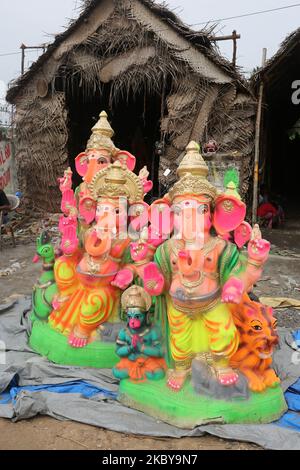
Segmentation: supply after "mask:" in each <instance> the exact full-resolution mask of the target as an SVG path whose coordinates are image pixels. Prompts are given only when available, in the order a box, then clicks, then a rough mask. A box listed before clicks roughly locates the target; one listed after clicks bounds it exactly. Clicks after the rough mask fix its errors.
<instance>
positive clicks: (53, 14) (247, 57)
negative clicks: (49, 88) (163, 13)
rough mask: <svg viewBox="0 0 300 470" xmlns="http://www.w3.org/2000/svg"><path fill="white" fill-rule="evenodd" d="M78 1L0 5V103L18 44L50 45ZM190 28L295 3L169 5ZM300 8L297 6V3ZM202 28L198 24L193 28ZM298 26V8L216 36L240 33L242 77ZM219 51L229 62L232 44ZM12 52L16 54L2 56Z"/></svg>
mask: <svg viewBox="0 0 300 470" xmlns="http://www.w3.org/2000/svg"><path fill="white" fill-rule="evenodd" d="M80 3H81V1H80V0H50V1H49V0H0V99H1V98H3V96H4V95H5V87H6V84H7V83H8V82H10V81H11V80H12V79H14V78H16V77H18V76H19V75H20V69H21V54H20V45H21V44H22V43H24V44H25V45H27V46H37V45H41V44H43V43H49V42H52V40H53V38H54V35H55V34H58V33H60V32H62V31H63V30H64V27H65V26H66V25H67V24H68V21H69V19H70V18H76V17H77V16H78V13H79V12H78V6H80ZM167 3H168V6H169V8H170V9H173V10H175V13H177V14H178V15H179V16H180V17H181V18H182V20H183V21H184V22H186V23H187V24H189V25H193V24H195V23H202V22H206V21H209V20H216V19H222V18H228V17H231V16H236V15H243V14H246V13H252V12H255V11H259V10H268V9H273V8H277V7H283V6H288V5H293V4H297V0H251V2H250V1H247V0H246V1H245V0H244V1H243V2H242V1H241V0H168V2H167ZM299 3H300V2H299ZM202 27H203V26H201V25H196V26H194V27H193V28H194V29H201V28H202ZM298 27H300V5H299V6H298V7H295V8H291V9H286V10H281V11H277V12H272V13H266V14H261V15H258V16H250V17H247V18H239V19H233V20H224V21H220V23H219V25H218V27H217V30H216V31H217V32H218V35H228V34H231V33H232V31H233V30H234V29H236V30H237V32H238V33H239V34H241V39H240V40H239V41H238V60H237V62H238V65H240V66H242V67H243V70H244V72H245V73H250V72H251V70H253V68H254V67H256V66H258V65H260V64H261V57H262V49H263V48H264V47H266V48H267V49H268V58H270V57H271V56H272V55H273V54H274V53H275V52H276V51H277V49H278V47H279V44H280V43H281V42H282V41H283V39H285V37H286V36H287V35H288V34H289V33H290V32H292V31H293V30H295V29H296V28H298ZM219 46H220V49H221V52H222V54H223V55H225V56H226V57H227V58H229V59H231V58H232V42H231V41H225V42H221V43H219ZM10 53H14V54H15V55H9V56H3V54H10ZM38 54H39V53H38V52H37V51H33V52H32V51H27V53H26V62H25V66H26V67H28V66H30V64H31V63H32V62H33V61H35V60H36V59H37V57H38Z"/></svg>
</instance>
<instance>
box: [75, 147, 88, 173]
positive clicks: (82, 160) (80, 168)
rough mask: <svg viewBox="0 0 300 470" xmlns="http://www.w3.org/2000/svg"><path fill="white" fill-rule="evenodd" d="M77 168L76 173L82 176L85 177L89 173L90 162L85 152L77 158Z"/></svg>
mask: <svg viewBox="0 0 300 470" xmlns="http://www.w3.org/2000/svg"><path fill="white" fill-rule="evenodd" d="M75 166H76V171H77V173H78V174H79V175H80V176H82V177H83V176H85V175H86V174H87V171H88V161H87V155H86V153H85V152H83V153H80V154H79V155H78V156H77V157H76V158H75Z"/></svg>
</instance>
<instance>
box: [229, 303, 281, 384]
mask: <svg viewBox="0 0 300 470" xmlns="http://www.w3.org/2000/svg"><path fill="white" fill-rule="evenodd" d="M231 312H232V316H233V321H234V323H235V325H236V327H237V329H238V332H239V336H240V344H239V348H238V350H237V352H236V353H235V354H234V355H233V356H232V358H231V360H230V364H231V367H233V368H234V369H239V370H240V371H241V372H242V373H243V374H244V375H245V377H246V378H247V379H248V384H249V388H250V390H252V391H253V392H263V391H264V390H265V389H266V388H268V387H275V386H276V385H278V383H280V379H279V378H278V377H277V375H276V373H275V371H274V370H273V369H272V368H271V366H272V355H273V350H274V347H275V346H276V345H277V344H278V334H277V331H276V328H277V320H276V318H274V317H273V309H272V308H271V307H266V306H264V305H261V304H260V303H258V302H253V301H251V300H250V299H249V298H248V296H247V295H246V296H244V299H243V303H241V304H240V305H232V307H231Z"/></svg>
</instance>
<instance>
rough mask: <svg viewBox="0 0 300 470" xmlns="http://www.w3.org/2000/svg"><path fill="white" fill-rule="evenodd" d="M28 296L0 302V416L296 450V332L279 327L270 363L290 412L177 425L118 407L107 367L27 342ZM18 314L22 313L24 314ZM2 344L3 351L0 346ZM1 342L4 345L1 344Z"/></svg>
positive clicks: (299, 443) (299, 388) (299, 405)
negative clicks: (42, 351)
mask: <svg viewBox="0 0 300 470" xmlns="http://www.w3.org/2000/svg"><path fill="white" fill-rule="evenodd" d="M29 309H30V298H20V299H18V300H17V301H16V302H15V303H13V304H12V305H11V306H10V307H5V308H4V309H3V308H2V309H1V306H0V417H1V418H6V419H11V420H13V421H14V422H17V421H20V420H24V419H30V418H33V417H34V416H37V415H46V416H50V417H52V418H55V419H59V420H72V421H76V422H80V423H84V424H89V425H92V426H97V427H100V428H104V429H109V430H111V431H116V432H122V433H126V434H136V435H142V436H150V437H175V438H181V437H199V436H203V435H204V434H207V433H209V434H211V435H214V436H218V437H220V438H222V439H233V440H238V441H246V442H254V443H256V444H258V445H260V446H262V447H264V448H266V449H285V450H295V449H300V432H299V431H300V422H299V421H300V419H299V418H300V411H299V410H300V378H299V377H300V331H297V332H295V333H294V334H292V333H291V332H290V331H289V330H288V329H279V345H278V347H277V349H276V351H275V353H274V358H273V367H274V369H275V371H276V373H277V374H278V375H279V377H280V379H281V386H282V389H283V391H284V392H285V393H286V400H287V403H288V406H289V411H288V413H286V414H285V415H284V416H283V417H282V418H281V419H280V420H279V421H277V422H275V423H272V424H255V425H251V424H232V425H231V424H218V423H214V424H210V425H202V426H198V427H196V428H195V429H192V430H190V429H179V428H176V427H174V426H171V425H169V424H167V423H164V422H162V421H159V420H157V419H154V418H152V417H150V416H147V415H145V414H144V413H141V412H139V411H136V410H134V409H131V408H128V407H126V406H124V405H122V404H121V403H120V402H119V401H118V400H117V394H118V381H117V380H116V379H115V378H114V377H113V375H112V372H111V370H106V369H93V368H82V367H74V366H62V365H58V364H54V363H52V362H50V361H48V360H47V359H46V358H43V357H41V356H39V355H38V354H36V353H35V352H34V351H32V350H31V348H30V347H29V345H28V336H29V334H30V326H31V325H30V322H29V320H28V316H27V315H26V312H28V311H29ZM22 312H24V313H23V314H22ZM1 344H2V349H1ZM3 346H5V348H3Z"/></svg>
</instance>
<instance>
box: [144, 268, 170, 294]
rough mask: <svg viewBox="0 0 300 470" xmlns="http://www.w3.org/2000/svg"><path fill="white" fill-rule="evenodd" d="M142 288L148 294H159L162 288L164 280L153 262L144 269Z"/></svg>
mask: <svg viewBox="0 0 300 470" xmlns="http://www.w3.org/2000/svg"><path fill="white" fill-rule="evenodd" d="M143 281H144V288H145V290H146V291H147V292H148V294H150V295H155V296H156V295H160V294H161V293H162V291H163V289H164V285H165V280H164V277H163V275H162V274H161V272H160V271H159V269H158V267H157V266H156V264H155V263H149V264H148V265H147V266H146V267H145V269H144V276H143Z"/></svg>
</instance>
